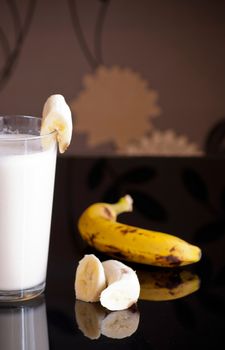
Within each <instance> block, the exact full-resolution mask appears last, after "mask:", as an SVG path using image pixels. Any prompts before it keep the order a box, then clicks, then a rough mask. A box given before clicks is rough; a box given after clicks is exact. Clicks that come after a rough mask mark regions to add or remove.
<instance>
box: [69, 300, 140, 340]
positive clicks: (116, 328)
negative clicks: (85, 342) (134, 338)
mask: <svg viewBox="0 0 225 350" xmlns="http://www.w3.org/2000/svg"><path fill="white" fill-rule="evenodd" d="M75 317H76V322H77V325H78V328H79V329H80V330H81V332H82V333H83V334H84V335H85V336H86V337H87V338H89V339H98V338H99V337H100V336H101V335H104V336H106V337H108V338H114V339H122V338H126V337H129V336H131V335H132V334H133V333H134V332H135V331H136V330H137V328H138V325H139V319H140V314H139V312H138V310H130V309H128V310H122V311H113V312H110V313H108V312H107V311H106V309H105V308H104V307H103V306H101V305H100V303H87V302H84V301H80V300H76V303H75Z"/></svg>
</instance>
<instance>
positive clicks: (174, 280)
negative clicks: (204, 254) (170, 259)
mask: <svg viewBox="0 0 225 350" xmlns="http://www.w3.org/2000/svg"><path fill="white" fill-rule="evenodd" d="M137 275H138V278H139V281H140V285H141V292H140V299H142V300H152V301H163V300H173V299H178V298H182V297H184V296H186V295H188V294H191V293H194V292H195V291H197V290H198V289H199V287H200V279H199V277H198V276H197V275H196V274H193V273H192V272H190V271H185V270H181V271H171V270H170V271H168V270H162V271H137Z"/></svg>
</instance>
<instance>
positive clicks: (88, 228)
mask: <svg viewBox="0 0 225 350" xmlns="http://www.w3.org/2000/svg"><path fill="white" fill-rule="evenodd" d="M132 202H133V201H132V198H131V197H130V196H129V195H126V196H124V197H122V198H121V199H120V200H119V201H118V202H117V203H115V204H109V203H95V204H92V205H91V206H89V207H88V208H87V209H86V210H85V211H84V212H83V214H82V215H81V216H80V218H79V220H78V229H79V232H80V234H81V236H82V238H83V239H84V240H85V241H87V243H88V244H89V245H90V246H92V247H94V248H95V249H97V250H99V251H101V252H103V253H106V254H108V255H110V256H113V257H115V258H117V259H122V260H127V261H131V262H136V263H141V264H148V265H156V266H165V267H174V266H182V265H188V264H192V263H195V262H197V261H199V260H200V258H201V250H200V248H198V247H197V246H194V245H191V244H189V243H187V242H186V241H184V240H182V239H180V238H178V237H176V236H173V235H170V234H167V233H162V232H156V231H151V230H146V229H142V228H139V227H135V226H130V225H126V224H123V223H119V222H118V221H117V215H119V214H120V213H123V212H128V211H132Z"/></svg>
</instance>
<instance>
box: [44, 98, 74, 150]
mask: <svg viewBox="0 0 225 350" xmlns="http://www.w3.org/2000/svg"><path fill="white" fill-rule="evenodd" d="M42 117H43V118H42V125H41V135H46V134H49V133H51V132H52V131H54V130H56V131H57V140H58V143H59V151H60V153H63V152H65V150H66V149H67V148H68V146H69V144H70V142H71V137H72V130H73V126H72V117H71V111H70V108H69V106H68V105H67V103H66V101H65V99H64V97H63V96H62V95H58V94H56V95H52V96H50V97H49V98H48V99H47V101H46V102H45V104H44V108H43V112H42Z"/></svg>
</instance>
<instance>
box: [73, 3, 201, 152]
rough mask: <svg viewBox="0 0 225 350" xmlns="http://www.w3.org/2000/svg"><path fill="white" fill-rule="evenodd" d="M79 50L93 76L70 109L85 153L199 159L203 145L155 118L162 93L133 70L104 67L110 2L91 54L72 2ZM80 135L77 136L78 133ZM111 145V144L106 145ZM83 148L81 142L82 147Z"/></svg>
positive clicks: (98, 25) (103, 11)
mask: <svg viewBox="0 0 225 350" xmlns="http://www.w3.org/2000/svg"><path fill="white" fill-rule="evenodd" d="M68 5H69V9H70V15H71V20H72V24H73V28H74V32H75V35H76V38H77V40H78V43H79V46H80V49H81V50H82V52H83V55H84V57H85V58H86V60H87V62H88V64H89V66H90V68H91V69H92V73H89V74H86V75H84V77H83V81H82V83H83V89H82V90H81V92H80V93H79V94H78V96H76V97H75V98H74V99H73V100H72V101H70V106H71V109H72V111H73V114H74V116H75V118H76V133H78V134H79V133H80V134H81V135H84V140H85V147H84V148H86V151H85V153H98V151H99V149H101V153H102V152H104V149H105V152H106V153H116V154H126V155H132V154H135V155H200V154H202V152H201V151H200V149H199V146H198V145H197V144H195V143H193V142H191V141H189V140H188V137H187V136H186V135H176V132H175V131H174V130H172V129H171V130H166V131H161V130H157V128H156V127H155V126H154V119H155V118H156V117H157V116H159V115H160V114H161V107H160V106H159V104H158V93H157V92H156V91H155V90H154V89H152V88H151V87H150V86H149V85H150V84H149V82H148V81H147V80H145V79H144V78H143V77H142V76H141V74H139V72H136V71H134V70H133V69H132V68H130V67H120V66H118V65H117V64H116V63H115V64H114V65H113V66H112V67H108V66H106V64H104V59H103V53H102V33H103V29H104V21H105V17H106V14H107V10H108V8H109V5H110V1H109V0H106V1H100V7H99V12H98V16H97V18H96V25H95V29H94V33H93V34H94V45H93V47H94V50H93V52H92V50H91V48H90V46H89V45H88V42H87V41H86V38H85V34H84V32H83V29H82V22H81V20H80V18H79V11H78V8H77V4H76V1H75V0H68ZM75 137H76V135H75ZM108 145H110V146H109V147H108ZM79 148H80V149H81V148H82V144H81V145H80V147H79Z"/></svg>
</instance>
